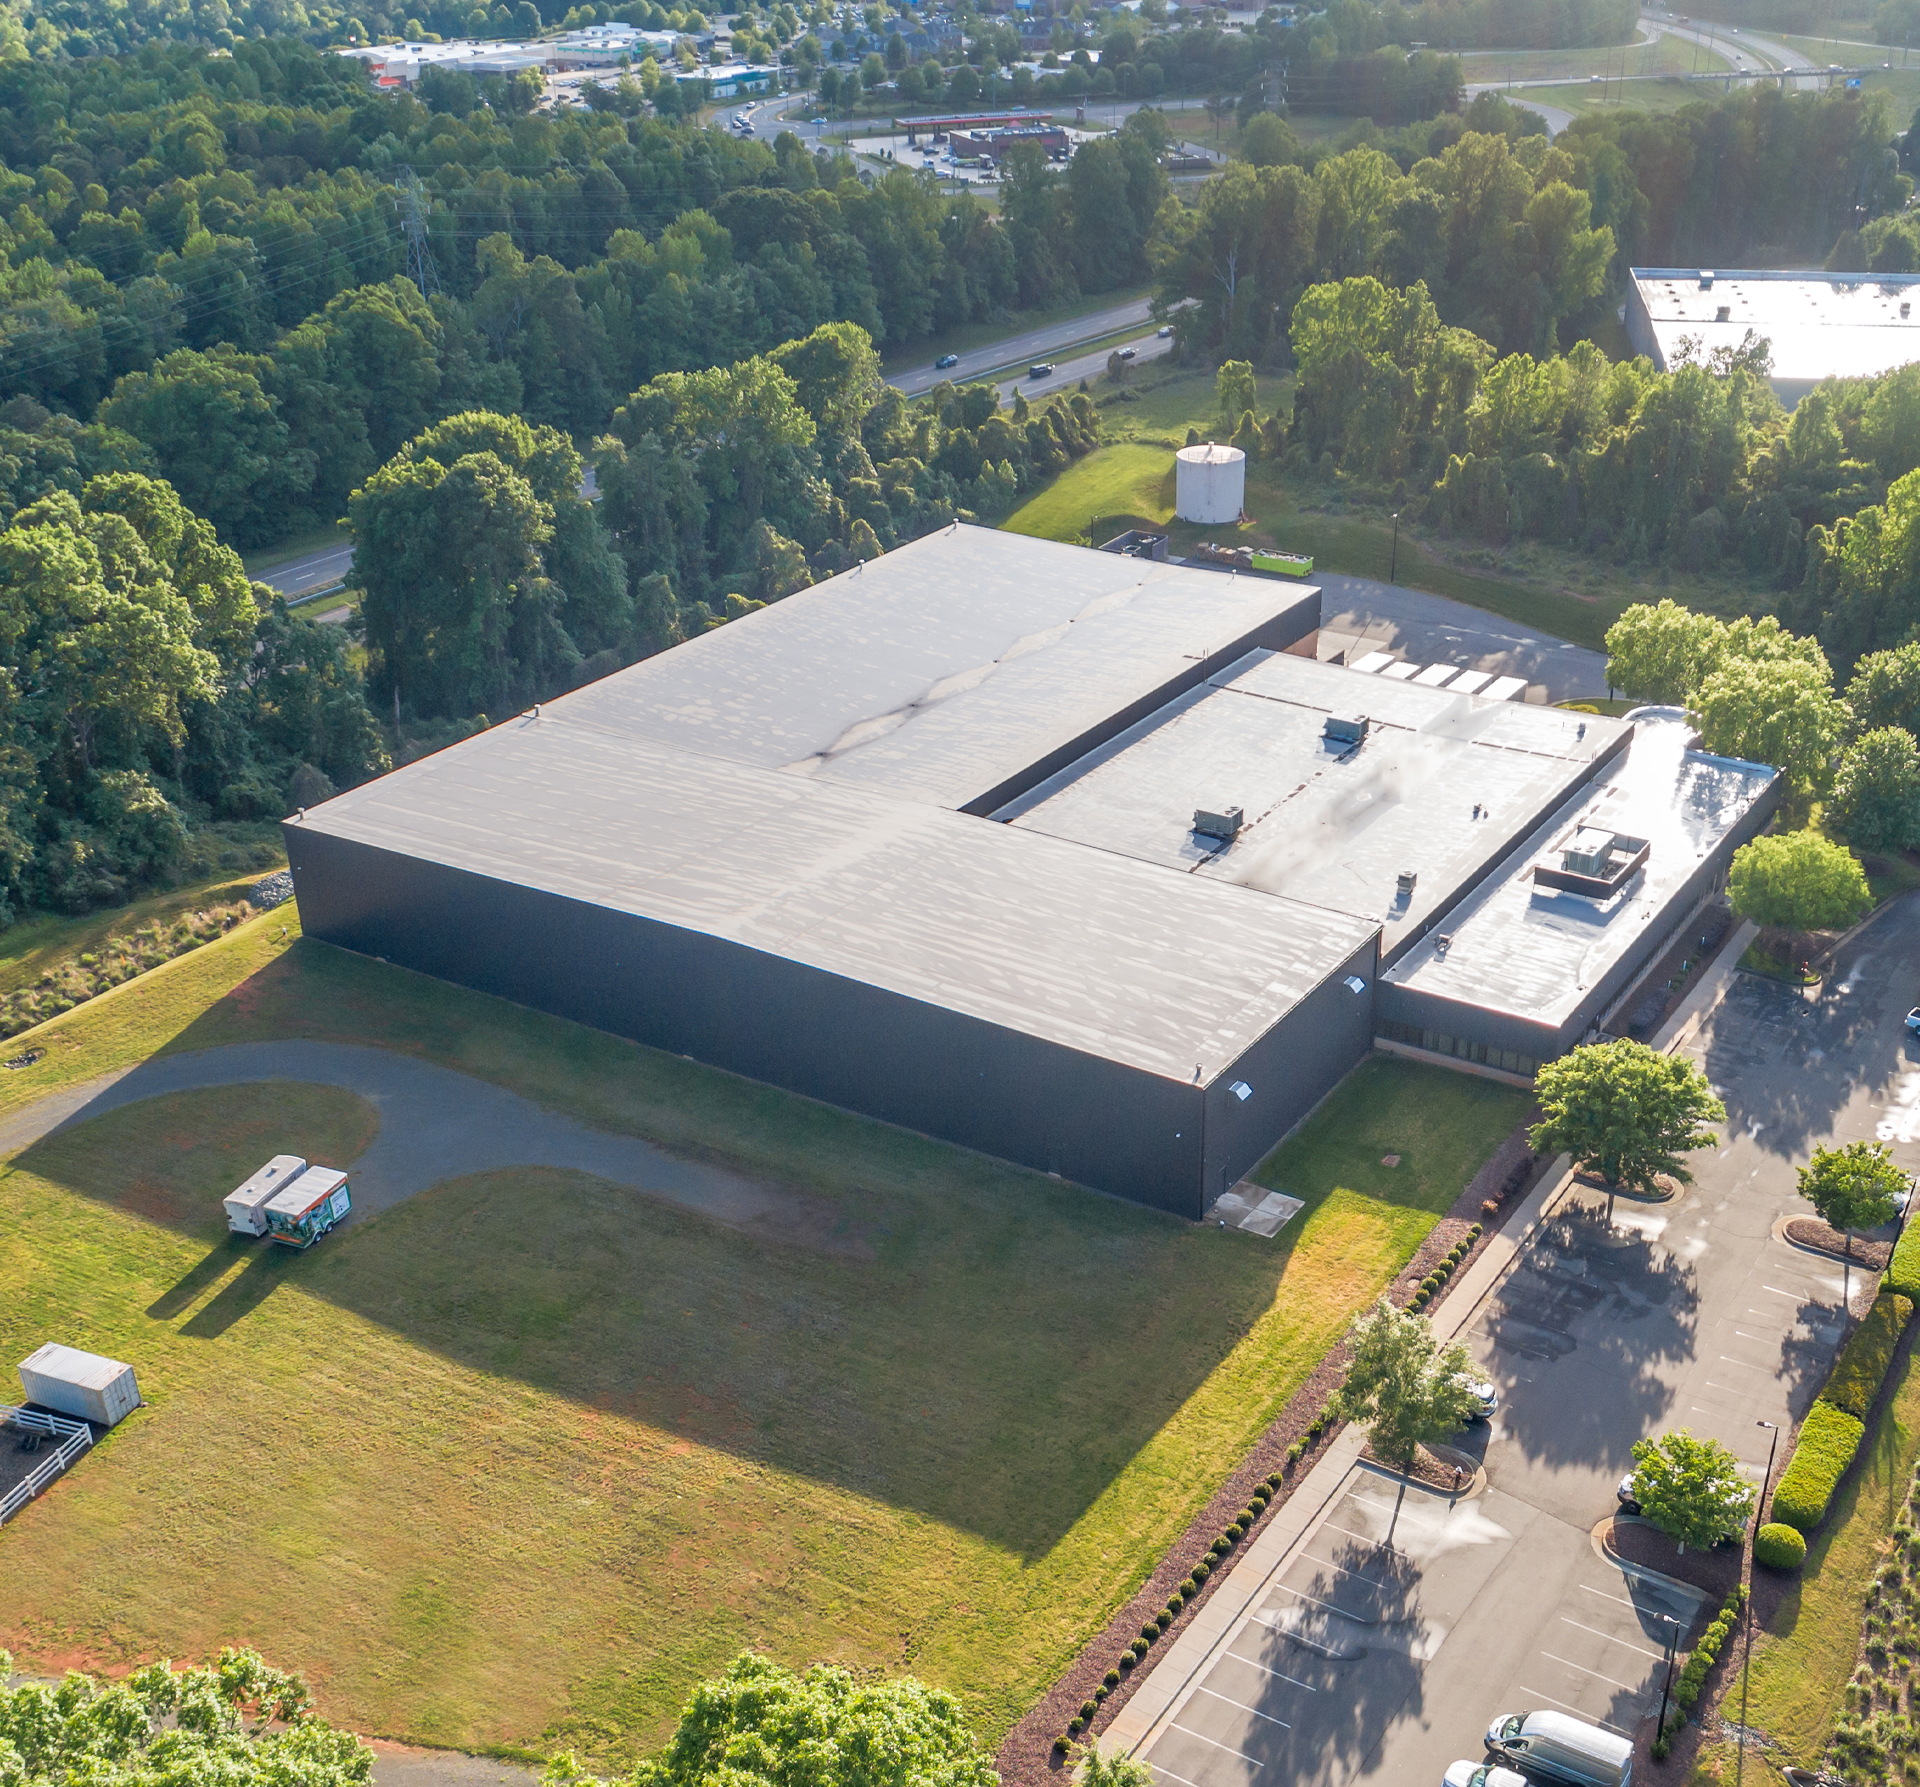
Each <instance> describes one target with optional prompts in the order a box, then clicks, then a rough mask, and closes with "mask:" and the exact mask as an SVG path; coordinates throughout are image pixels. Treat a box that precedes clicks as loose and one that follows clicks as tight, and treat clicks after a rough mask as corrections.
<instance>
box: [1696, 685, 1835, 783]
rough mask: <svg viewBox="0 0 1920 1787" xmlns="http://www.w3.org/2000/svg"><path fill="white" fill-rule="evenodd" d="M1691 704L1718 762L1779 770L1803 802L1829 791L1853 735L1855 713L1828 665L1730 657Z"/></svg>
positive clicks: (1706, 743)
mask: <svg viewBox="0 0 1920 1787" xmlns="http://www.w3.org/2000/svg"><path fill="white" fill-rule="evenodd" d="M1690 706H1691V708H1692V711H1693V715H1694V718H1695V720H1696V721H1697V722H1698V724H1699V727H1700V739H1701V743H1702V744H1704V745H1705V746H1706V748H1707V749H1708V750H1709V751H1711V752H1713V753H1714V755H1715V756H1718V757H1737V758H1739V759H1741V760H1742V761H1744V762H1747V763H1769V764H1772V765H1773V766H1774V767H1775V768H1777V769H1778V770H1779V771H1780V773H1781V774H1782V775H1783V776H1784V777H1785V778H1786V780H1787V784H1788V786H1789V787H1790V788H1792V789H1793V791H1794V792H1795V793H1796V794H1798V795H1801V796H1805V795H1808V794H1811V793H1812V792H1813V791H1814V790H1816V789H1818V788H1821V787H1824V786H1825V785H1826V783H1827V781H1828V780H1829V779H1830V778H1831V776H1832V774H1833V761H1834V757H1835V755H1836V753H1837V752H1838V750H1839V747H1840V741H1841V739H1842V738H1844V737H1845V736H1846V730H1847V710H1846V708H1845V706H1844V705H1843V704H1842V702H1841V701H1840V699H1839V697H1838V696H1836V695H1835V694H1834V692H1833V686H1832V675H1831V673H1830V672H1829V671H1828V669H1827V667H1826V665H1825V663H1824V662H1822V663H1820V664H1819V665H1817V666H1816V665H1813V664H1809V663H1807V662H1806V661H1805V660H1804V659H1794V658H1786V659H1774V660H1771V661H1766V660H1755V659H1751V658H1735V657H1729V658H1728V659H1727V660H1726V661H1725V662H1724V663H1722V664H1721V666H1720V668H1719V669H1718V670H1715V671H1714V672H1713V673H1712V674H1711V675H1710V676H1708V677H1707V679H1706V680H1705V681H1704V682H1703V683H1702V684H1701V685H1700V687H1699V689H1698V690H1697V691H1696V692H1695V694H1694V697H1693V700H1692V702H1691V703H1690Z"/></svg>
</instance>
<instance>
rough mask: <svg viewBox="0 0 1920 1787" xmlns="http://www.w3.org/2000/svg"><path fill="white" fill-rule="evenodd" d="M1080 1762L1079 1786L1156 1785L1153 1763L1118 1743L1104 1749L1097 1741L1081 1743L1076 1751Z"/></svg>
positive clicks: (1122, 1786) (1133, 1786)
mask: <svg viewBox="0 0 1920 1787" xmlns="http://www.w3.org/2000/svg"><path fill="white" fill-rule="evenodd" d="M1075 1760H1076V1761H1077V1762H1078V1763H1079V1765H1080V1770H1079V1787H1154V1782H1155V1779H1156V1778H1157V1777H1156V1776H1155V1775H1154V1772H1153V1765H1152V1764H1151V1763H1150V1762H1146V1761H1144V1760H1142V1759H1141V1758H1140V1757H1138V1756H1129V1755H1128V1754H1127V1753H1126V1751H1124V1750H1122V1749H1120V1748H1119V1747H1118V1746H1115V1747H1114V1748H1113V1749H1111V1750H1103V1749H1101V1748H1100V1746H1099V1745H1098V1744H1097V1743H1091V1744H1081V1745H1080V1746H1078V1748H1077V1750H1076V1752H1075Z"/></svg>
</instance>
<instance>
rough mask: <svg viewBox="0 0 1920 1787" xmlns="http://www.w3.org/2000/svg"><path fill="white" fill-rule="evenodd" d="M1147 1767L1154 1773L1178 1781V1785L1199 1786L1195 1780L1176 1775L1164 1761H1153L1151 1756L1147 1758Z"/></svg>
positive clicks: (1185, 1786) (1181, 1786)
mask: <svg viewBox="0 0 1920 1787" xmlns="http://www.w3.org/2000/svg"><path fill="white" fill-rule="evenodd" d="M1147 1767H1149V1768H1150V1769H1152V1770H1153V1772H1154V1773H1155V1774H1156V1775H1165V1776H1166V1777H1167V1779H1168V1780H1169V1781H1178V1782H1179V1783H1180V1787H1200V1784H1199V1783H1198V1782H1197V1781H1189V1780H1188V1779H1187V1777H1186V1776H1185V1775H1176V1774H1175V1773H1174V1772H1173V1770H1172V1769H1170V1768H1168V1767H1167V1766H1166V1764H1165V1763H1162V1762H1155V1761H1154V1759H1153V1758H1152V1757H1151V1756H1149V1757H1148V1758H1147Z"/></svg>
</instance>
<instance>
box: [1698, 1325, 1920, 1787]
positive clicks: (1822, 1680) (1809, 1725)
mask: <svg viewBox="0 0 1920 1787" xmlns="http://www.w3.org/2000/svg"><path fill="white" fill-rule="evenodd" d="M1899 1370H1900V1377H1899V1381H1898V1384H1897V1386H1896V1388H1895V1390H1894V1393H1893V1396H1892V1398H1891V1400H1890V1402H1889V1403H1888V1407H1887V1412H1886V1414H1885V1416H1883V1418H1882V1420H1881V1423H1880V1427H1879V1430H1878V1431H1877V1432H1876V1433H1875V1434H1874V1436H1873V1439H1872V1441H1871V1442H1870V1445H1869V1449H1868V1453H1867V1456H1866V1457H1865V1459H1864V1460H1863V1461H1862V1463H1861V1465H1860V1466H1859V1468H1858V1469H1857V1470H1856V1472H1855V1474H1854V1476H1853V1478H1852V1479H1851V1480H1850V1482H1849V1483H1848V1484H1847V1486H1846V1488H1845V1489H1843V1490H1842V1491H1841V1493H1840V1496H1839V1498H1838V1500H1837V1501H1836V1502H1835V1504H1834V1508H1833V1512H1832V1513H1831V1514H1830V1515H1829V1516H1828V1517H1827V1524H1826V1525H1825V1527H1824V1528H1822V1529H1821V1531H1820V1533H1819V1534H1818V1536H1817V1537H1816V1538H1815V1539H1814V1541H1813V1543H1812V1544H1811V1545H1809V1546H1808V1548H1807V1561H1806V1566H1805V1568H1804V1569H1803V1570H1802V1571H1801V1574H1800V1577H1799V1580H1798V1581H1797V1582H1796V1583H1795V1584H1794V1586H1793V1587H1792V1589H1791V1590H1790V1591H1789V1592H1788V1594H1787V1596H1786V1598H1785V1599H1784V1600H1783V1601H1782V1603H1781V1605H1780V1610H1779V1612H1778V1614H1777V1615H1776V1616H1775V1617H1774V1619H1773V1620H1772V1621H1771V1622H1770V1623H1769V1625H1768V1626H1767V1627H1766V1628H1765V1630H1763V1631H1762V1632H1761V1633H1760V1634H1759V1635H1758V1636H1757V1638H1756V1640H1755V1644H1754V1652H1753V1667H1752V1675H1751V1682H1750V1687H1749V1694H1750V1699H1749V1703H1748V1717H1747V1723H1748V1727H1749V1729H1753V1730H1759V1731H1764V1732H1766V1733H1767V1734H1768V1735H1769V1736H1770V1737H1772V1738H1773V1739H1774V1740H1775V1742H1776V1743H1778V1745H1779V1746H1780V1748H1779V1749H1777V1750H1772V1751H1769V1752H1765V1753H1763V1752H1761V1751H1758V1750H1754V1751H1753V1752H1752V1754H1751V1755H1750V1756H1749V1757H1748V1764H1749V1778H1750V1779H1752V1780H1754V1781H1755V1782H1758V1783H1763V1784H1766V1787H1772V1784H1773V1783H1777V1782H1779V1781H1781V1780H1782V1779H1783V1777H1782V1776H1781V1775H1780V1774H1779V1772H1778V1769H1779V1767H1780V1766H1781V1765H1784V1764H1786V1763H1794V1762H1797V1763H1799V1764H1801V1765H1802V1766H1804V1767H1809V1768H1811V1767H1814V1766H1817V1764H1818V1762H1819V1759H1820V1756H1821V1754H1822V1752H1823V1751H1824V1750H1825V1749H1826V1743H1827V1737H1828V1734H1829V1732H1830V1731H1831V1730H1832V1728H1833V1720H1834V1715H1835V1714H1836V1713H1837V1712H1838V1711H1839V1709H1840V1696H1841V1692H1842V1690H1843V1689H1844V1688H1845V1687H1846V1683H1847V1678H1848V1677H1849V1676H1850V1675H1851V1674H1852V1673H1853V1666H1854V1664H1855V1662H1856V1661H1858V1659H1859V1652H1860V1623H1861V1616H1862V1613H1863V1611H1864V1603H1865V1598H1866V1591H1867V1581H1868V1578H1869V1577H1870V1576H1871V1575H1872V1574H1873V1572H1874V1570H1875V1569H1876V1568H1877V1567H1878V1565H1879V1562H1880V1559H1881V1555H1882V1553H1883V1552H1884V1551H1885V1549H1886V1544H1887V1535H1888V1534H1889V1533H1890V1532H1891V1531H1892V1530H1893V1519H1894V1515H1895V1514H1896V1513H1897V1512H1898V1510H1899V1506H1900V1502H1901V1498H1902V1497H1903V1496H1904V1495H1905V1494H1906V1492H1907V1487H1908V1485H1909V1483H1910V1482H1911V1481H1912V1478H1913V1470H1914V1465H1915V1463H1916V1462H1920V1369H1917V1368H1916V1366H1915V1363H1914V1353H1913V1351H1912V1349H1911V1348H1909V1349H1908V1352H1907V1354H1906V1358H1905V1361H1904V1363H1903V1364H1902V1365H1901V1366H1900V1368H1899ZM1739 1695H1740V1689H1739V1683H1738V1681H1737V1680H1736V1681H1735V1682H1734V1684H1733V1686H1732V1687H1731V1688H1730V1689H1729V1690H1728V1694H1727V1698H1726V1700H1725V1701H1723V1702H1722V1705H1721V1711H1722V1713H1723V1714H1724V1715H1725V1716H1726V1717H1728V1718H1732V1719H1738V1718H1739V1716H1740V1707H1739ZM1732 1759H1733V1747H1732V1745H1730V1744H1729V1745H1724V1746H1715V1750H1714V1752H1713V1753H1712V1754H1711V1755H1709V1756H1703V1761H1706V1762H1708V1763H1709V1764H1711V1763H1712V1762H1713V1761H1715V1760H1718V1761H1719V1762H1720V1763H1721V1764H1722V1765H1723V1768H1722V1774H1723V1778H1730V1776H1731V1772H1732ZM1756 1764H1757V1765H1758V1766H1755V1765H1756Z"/></svg>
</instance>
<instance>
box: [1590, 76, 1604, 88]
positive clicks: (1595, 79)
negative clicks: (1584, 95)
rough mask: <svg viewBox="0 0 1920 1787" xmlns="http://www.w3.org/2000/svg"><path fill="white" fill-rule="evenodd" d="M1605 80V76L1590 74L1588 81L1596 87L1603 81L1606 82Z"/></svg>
mask: <svg viewBox="0 0 1920 1787" xmlns="http://www.w3.org/2000/svg"><path fill="white" fill-rule="evenodd" d="M1605 78H1606V77H1605V76H1604V75H1597V74H1590V75H1588V76H1587V79H1588V80H1590V81H1591V82H1592V83H1593V84H1594V85H1595V86H1596V87H1597V86H1599V85H1600V83H1601V81H1602V80H1604V79H1605Z"/></svg>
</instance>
